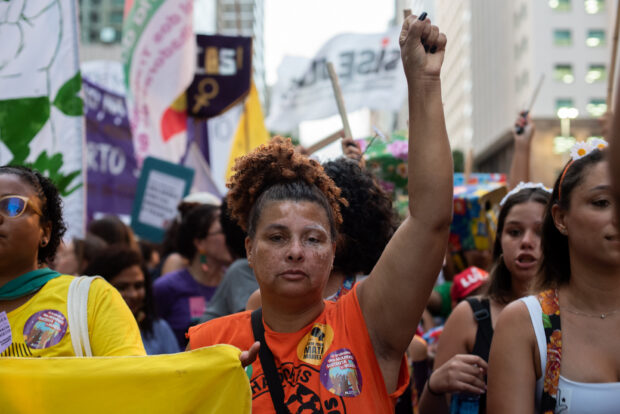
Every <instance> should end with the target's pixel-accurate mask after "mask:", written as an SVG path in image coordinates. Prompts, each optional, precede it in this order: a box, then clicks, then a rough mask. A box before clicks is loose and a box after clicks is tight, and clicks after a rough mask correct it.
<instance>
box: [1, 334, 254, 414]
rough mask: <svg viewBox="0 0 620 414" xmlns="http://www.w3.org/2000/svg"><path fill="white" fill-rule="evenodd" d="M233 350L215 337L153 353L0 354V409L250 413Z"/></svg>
mask: <svg viewBox="0 0 620 414" xmlns="http://www.w3.org/2000/svg"><path fill="white" fill-rule="evenodd" d="M239 354H240V351H239V349H238V348H235V347H233V346H230V345H215V346H211V347H207V348H201V349H197V350H194V351H190V352H182V353H179V354H169V355H156V356H128V357H94V358H66V357H65V358H0V411H1V412H2V413H3V414H14V413H15V414H21V413H37V414H54V413H90V414H104V413H105V414H108V413H114V414H124V413H127V414H136V413H149V414H160V413H161V414H164V413H165V414H168V413H235V414H237V413H240V414H244V413H250V411H251V406H252V399H251V398H252V397H251V390H250V383H249V381H248V377H247V375H246V373H245V371H244V370H243V368H242V367H241V362H240V361H239Z"/></svg>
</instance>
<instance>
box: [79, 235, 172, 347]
mask: <svg viewBox="0 0 620 414" xmlns="http://www.w3.org/2000/svg"><path fill="white" fill-rule="evenodd" d="M143 263H144V262H143V259H142V257H141V255H140V253H138V252H137V251H135V250H134V249H131V248H129V247H125V246H120V245H117V246H111V247H108V248H107V249H104V250H102V251H100V252H99V254H98V255H97V256H96V257H95V258H94V259H93V260H92V262H91V263H90V265H89V266H88V267H87V268H86V271H85V274H86V275H91V276H101V277H103V278H104V279H105V280H107V281H108V282H110V284H111V285H112V286H114V287H115V288H116V289H117V290H118V291H119V292H120V294H121V296H122V297H123V299H125V302H127V306H129V309H130V310H131V313H133V316H134V317H135V318H136V321H137V322H138V326H139V327H140V334H141V335H142V342H143V343H144V348H145V349H146V353H147V354H148V355H157V354H172V353H175V352H179V351H180V348H179V344H178V343H177V340H176V337H175V336H174V333H173V332H172V329H170V326H169V325H168V323H167V322H166V321H164V320H163V319H160V318H157V317H156V316H155V310H154V307H153V293H152V290H151V279H150V277H149V276H148V273H147V270H146V266H145V265H144V264H143Z"/></svg>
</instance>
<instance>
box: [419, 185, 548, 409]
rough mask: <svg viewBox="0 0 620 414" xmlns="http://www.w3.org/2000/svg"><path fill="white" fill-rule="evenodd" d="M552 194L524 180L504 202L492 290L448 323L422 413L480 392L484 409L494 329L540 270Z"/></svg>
mask: <svg viewBox="0 0 620 414" xmlns="http://www.w3.org/2000/svg"><path fill="white" fill-rule="evenodd" d="M549 197H550V194H549V191H548V190H546V189H545V188H544V187H543V186H542V184H525V185H523V184H521V185H520V186H517V187H516V188H515V189H514V190H513V191H512V192H511V193H509V194H508V195H507V196H506V197H505V198H504V200H502V206H501V210H500V213H499V217H498V222H497V237H496V239H495V242H494V245H493V258H494V261H495V265H494V267H493V270H492V271H491V274H490V276H489V277H490V280H489V282H488V290H487V292H486V293H485V294H484V295H482V296H481V297H474V298H469V299H467V300H465V301H462V302H461V303H460V304H459V305H457V306H456V307H455V308H454V310H453V311H452V313H451V314H450V317H449V318H448V320H447V321H446V324H445V326H444V329H443V332H442V334H441V337H440V339H439V344H438V348H437V354H436V356H435V363H434V366H435V367H434V371H433V373H432V375H431V376H430V377H429V379H428V382H427V386H426V388H425V390H424V392H423V395H422V398H421V400H420V413H442V412H443V413H448V412H450V409H449V403H450V396H451V394H458V393H470V394H475V395H480V396H481V398H480V402H479V406H480V412H485V407H486V398H485V392H486V383H485V382H486V381H485V380H486V370H487V362H488V359H489V350H490V348H491V339H492V337H493V329H494V327H495V324H496V322H497V318H498V316H499V314H500V312H502V309H504V307H506V305H507V304H508V303H510V302H512V301H513V300H515V299H518V298H520V297H523V296H525V295H527V293H528V292H529V288H530V284H531V282H532V280H533V279H534V278H535V276H536V274H537V272H538V268H539V266H540V263H541V259H542V249H541V245H540V232H541V228H542V222H543V213H544V209H545V206H546V205H547V202H548V201H549ZM457 398H458V397H457ZM455 404H458V402H457V401H456V400H455Z"/></svg>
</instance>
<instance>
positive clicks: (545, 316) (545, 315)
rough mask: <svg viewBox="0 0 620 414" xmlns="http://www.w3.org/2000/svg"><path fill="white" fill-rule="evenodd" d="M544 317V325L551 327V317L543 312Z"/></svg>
mask: <svg viewBox="0 0 620 414" xmlns="http://www.w3.org/2000/svg"><path fill="white" fill-rule="evenodd" d="M542 319H543V326H544V327H545V328H551V319H549V315H547V314H546V313H543V316H542Z"/></svg>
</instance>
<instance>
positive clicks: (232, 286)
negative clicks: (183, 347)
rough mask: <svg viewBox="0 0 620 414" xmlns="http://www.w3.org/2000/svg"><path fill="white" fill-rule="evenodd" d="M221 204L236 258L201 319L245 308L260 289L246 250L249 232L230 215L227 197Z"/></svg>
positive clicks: (230, 247)
mask: <svg viewBox="0 0 620 414" xmlns="http://www.w3.org/2000/svg"><path fill="white" fill-rule="evenodd" d="M223 201H224V202H223V203H222V205H221V206H220V225H221V226H222V231H223V232H224V237H225V238H226V247H227V248H228V251H229V252H230V255H231V256H232V257H233V258H234V259H235V261H234V262H233V263H232V264H231V265H230V267H229V268H228V269H227V270H226V274H225V275H224V280H222V283H220V285H219V286H218V288H217V291H216V292H215V294H214V295H213V298H211V301H210V302H209V306H208V307H207V310H206V311H205V314H204V315H203V317H202V318H201V322H206V321H210V320H211V319H215V318H219V317H222V316H226V315H230V314H232V313H237V312H241V311H243V310H245V307H246V303H247V301H248V298H249V297H250V295H252V293H253V292H254V291H256V290H257V289H258V283H257V282H256V278H255V277H254V272H253V271H252V269H251V268H250V265H249V264H248V259H247V253H246V252H245V237H246V234H245V232H244V231H243V230H242V229H241V227H239V225H238V224H237V222H236V221H235V220H233V219H232V218H231V217H230V211H229V209H228V204H227V203H226V198H224V200H223Z"/></svg>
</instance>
